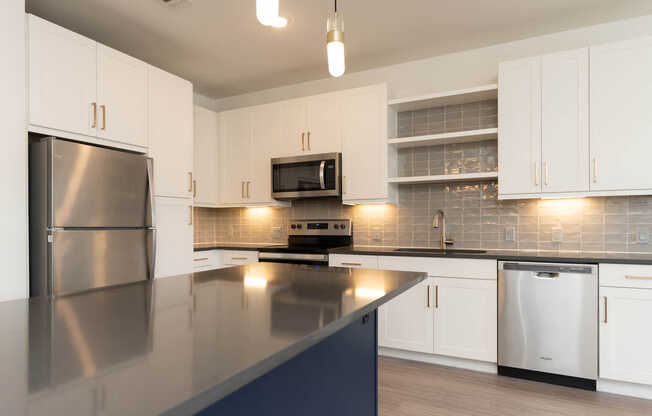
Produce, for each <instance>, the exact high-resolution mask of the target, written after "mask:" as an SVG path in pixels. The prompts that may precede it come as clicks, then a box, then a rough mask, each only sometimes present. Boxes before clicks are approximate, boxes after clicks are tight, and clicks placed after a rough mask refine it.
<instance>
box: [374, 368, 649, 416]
mask: <svg viewBox="0 0 652 416" xmlns="http://www.w3.org/2000/svg"><path fill="white" fill-rule="evenodd" d="M378 370H379V371H378V376H379V384H380V386H379V402H380V403H379V414H380V416H431V415H433V416H434V415H436V416H449V415H450V416H542V415H564V416H566V415H567V416H634V415H636V416H639V415H645V416H651V415H652V401H650V400H643V399H635V398H630V397H624V396H617V395H612V394H606V393H595V392H590V391H583V390H578V389H572V388H567V387H560V386H553V385H549V384H544V383H537V382H533V381H525V380H519V379H513V378H508V377H500V376H497V375H493V374H483V373H477V372H474V371H468V370H460V369H456V368H450V367H442V366H437V365H431V364H424V363H415V362H411V361H403V360H397V359H392V358H385V357H381V358H380V359H379V363H378Z"/></svg>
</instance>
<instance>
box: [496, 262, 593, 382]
mask: <svg viewBox="0 0 652 416" xmlns="http://www.w3.org/2000/svg"><path fill="white" fill-rule="evenodd" d="M498 373H499V374H501V375H506V376H513V377H519V378H526V379H530V380H536V381H543V382H548V383H554V384H561V385H565V386H571V387H578V388H583V389H587V390H595V384H596V380H597V378H598V267H597V266H596V265H583V264H554V263H515V262H505V261H502V262H499V264H498Z"/></svg>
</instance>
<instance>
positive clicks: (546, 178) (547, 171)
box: [543, 161, 550, 186]
mask: <svg viewBox="0 0 652 416" xmlns="http://www.w3.org/2000/svg"><path fill="white" fill-rule="evenodd" d="M543 171H544V174H543V177H544V181H545V182H544V184H545V185H546V186H548V182H550V167H549V166H548V162H547V161H546V162H544V164H543Z"/></svg>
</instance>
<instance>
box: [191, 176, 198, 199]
mask: <svg viewBox="0 0 652 416" xmlns="http://www.w3.org/2000/svg"><path fill="white" fill-rule="evenodd" d="M192 197H193V198H197V181H196V180H195V181H192Z"/></svg>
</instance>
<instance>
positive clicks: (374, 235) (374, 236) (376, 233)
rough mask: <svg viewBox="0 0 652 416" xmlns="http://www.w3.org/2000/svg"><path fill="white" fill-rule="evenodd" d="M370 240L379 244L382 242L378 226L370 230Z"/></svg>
mask: <svg viewBox="0 0 652 416" xmlns="http://www.w3.org/2000/svg"><path fill="white" fill-rule="evenodd" d="M371 239H372V240H374V241H375V242H377V243H379V242H381V241H382V240H383V229H382V227H380V226H376V227H373V228H372V229H371Z"/></svg>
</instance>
